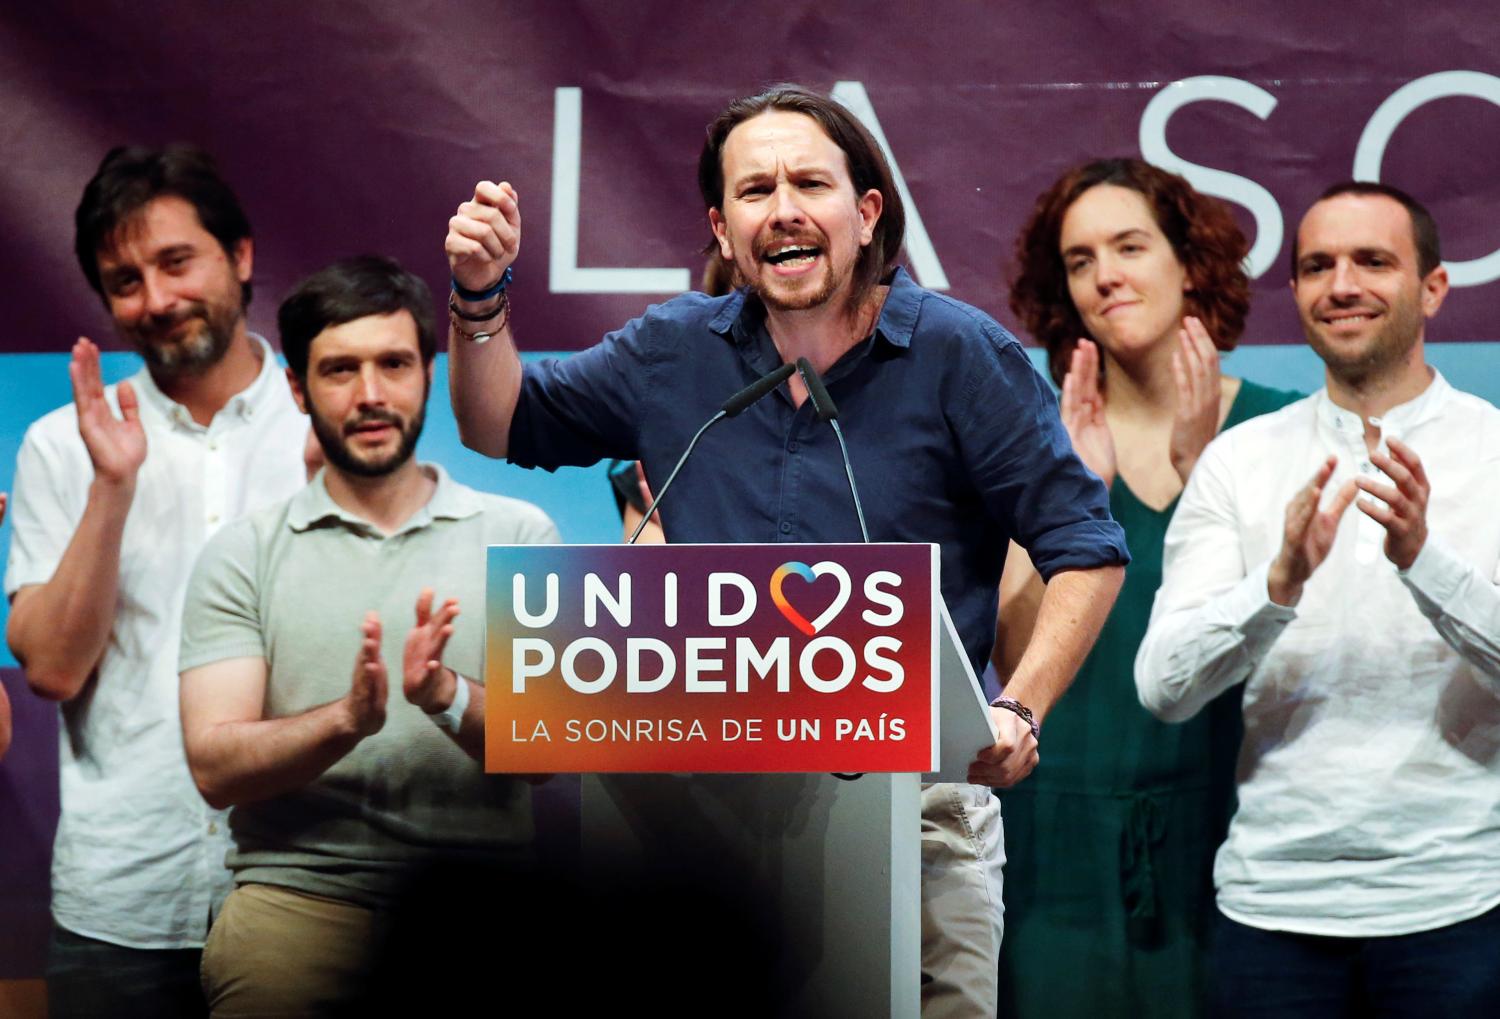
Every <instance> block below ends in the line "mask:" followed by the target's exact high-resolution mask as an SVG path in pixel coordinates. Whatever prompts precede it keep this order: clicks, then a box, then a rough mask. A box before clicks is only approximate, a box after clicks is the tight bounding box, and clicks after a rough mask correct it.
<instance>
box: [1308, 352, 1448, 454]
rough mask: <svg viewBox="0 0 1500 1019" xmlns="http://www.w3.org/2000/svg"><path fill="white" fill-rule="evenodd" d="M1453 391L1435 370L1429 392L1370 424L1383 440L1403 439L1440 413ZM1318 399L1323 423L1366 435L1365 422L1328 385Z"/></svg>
mask: <svg viewBox="0 0 1500 1019" xmlns="http://www.w3.org/2000/svg"><path fill="white" fill-rule="evenodd" d="M1451 392H1452V387H1451V386H1449V385H1448V380H1447V379H1445V378H1443V373H1442V372H1440V371H1438V370H1437V369H1436V368H1433V369H1432V381H1431V382H1429V383H1428V384H1427V388H1426V389H1424V390H1422V391H1421V392H1420V393H1418V394H1417V395H1416V396H1414V397H1413V398H1412V399H1410V400H1407V401H1406V402H1405V403H1403V404H1399V405H1397V406H1395V407H1392V408H1391V409H1390V410H1388V411H1386V412H1385V413H1384V414H1383V415H1381V416H1380V417H1378V418H1377V417H1372V418H1370V423H1371V424H1373V425H1374V426H1375V427H1377V428H1379V429H1380V432H1381V435H1382V437H1383V438H1389V437H1390V436H1395V437H1396V438H1398V439H1399V438H1401V437H1402V436H1403V435H1407V434H1409V433H1410V432H1411V430H1412V429H1413V428H1416V427H1417V426H1418V425H1420V424H1422V423H1423V422H1425V421H1426V420H1427V419H1428V418H1431V417H1433V416H1435V415H1437V414H1439V413H1440V412H1441V411H1442V408H1443V404H1445V403H1446V402H1447V400H1448V394H1449V393H1451ZM1316 399H1317V413H1318V420H1319V422H1321V423H1322V424H1323V425H1325V426H1327V427H1328V428H1331V429H1333V430H1334V431H1336V432H1340V433H1343V434H1346V435H1352V436H1359V437H1363V436H1364V430H1365V429H1364V422H1362V421H1361V420H1360V418H1359V415H1358V414H1356V413H1354V412H1353V411H1351V410H1345V409H1344V408H1343V407H1340V406H1339V405H1338V404H1336V403H1334V402H1333V400H1332V399H1330V398H1329V396H1328V387H1327V386H1324V387H1323V388H1322V389H1320V390H1318V394H1317V397H1316Z"/></svg>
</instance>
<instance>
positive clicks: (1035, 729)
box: [990, 697, 1042, 743]
mask: <svg viewBox="0 0 1500 1019" xmlns="http://www.w3.org/2000/svg"><path fill="white" fill-rule="evenodd" d="M990 707H992V708H1004V709H1005V710H1006V711H1009V712H1012V713H1013V714H1016V715H1019V716H1020V718H1021V721H1023V722H1025V723H1026V724H1027V726H1028V727H1030V729H1031V738H1032V739H1034V740H1036V741H1037V742H1038V743H1040V742H1041V741H1042V727H1041V724H1040V723H1038V722H1037V720H1036V716H1035V715H1033V714H1032V713H1031V709H1030V708H1028V707H1027V706H1026V705H1024V704H1022V703H1021V702H1020V701H1018V700H1016V699H1015V698H1014V697H996V698H995V699H994V700H992V701H990Z"/></svg>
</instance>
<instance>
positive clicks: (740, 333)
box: [708, 265, 926, 348]
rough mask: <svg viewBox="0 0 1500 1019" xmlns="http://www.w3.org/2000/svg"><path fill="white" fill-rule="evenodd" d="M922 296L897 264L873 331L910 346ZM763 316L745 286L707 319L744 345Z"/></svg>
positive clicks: (713, 327) (715, 328) (891, 341)
mask: <svg viewBox="0 0 1500 1019" xmlns="http://www.w3.org/2000/svg"><path fill="white" fill-rule="evenodd" d="M925 296H926V291H925V290H923V289H922V288H921V287H919V286H917V284H916V281H915V280H913V279H912V278H911V276H910V275H908V274H907V272H906V270H905V269H903V268H902V267H901V266H899V265H898V266H897V267H896V268H895V271H894V272H892V274H891V279H890V291H889V292H888V293H887V294H886V297H885V306H884V307H882V308H881V309H880V319H879V320H878V321H877V322H876V323H875V335H876V336H877V337H880V338H882V339H884V340H885V341H886V342H887V343H889V344H891V345H892V346H894V347H903V348H905V347H910V346H911V337H912V332H913V331H914V330H915V329H916V327H917V315H918V312H919V311H920V310H921V307H922V300H923V298H924V297H925ZM765 320H766V308H765V305H764V304H762V303H761V302H760V299H759V298H757V297H754V296H753V295H751V293H750V291H749V290H748V289H740V290H736V291H734V293H732V294H730V295H729V296H728V297H727V298H726V299H725V301H724V305H723V307H721V308H720V309H719V311H718V314H716V315H715V316H714V317H713V318H712V319H710V320H709V323H708V327H709V329H711V330H713V331H714V332H715V333H718V334H719V335H720V336H724V337H726V338H729V339H732V340H734V341H735V342H736V343H739V344H741V345H744V344H747V343H749V342H751V341H752V340H753V338H754V337H755V335H756V334H757V333H758V332H759V331H760V327H761V326H762V325H763V324H764V323H765Z"/></svg>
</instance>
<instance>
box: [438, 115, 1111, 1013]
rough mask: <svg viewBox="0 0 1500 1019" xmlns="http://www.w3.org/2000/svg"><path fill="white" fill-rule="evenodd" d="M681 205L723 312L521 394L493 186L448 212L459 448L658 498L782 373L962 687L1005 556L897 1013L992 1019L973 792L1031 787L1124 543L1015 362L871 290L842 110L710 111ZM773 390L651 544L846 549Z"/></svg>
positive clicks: (1041, 387) (993, 859)
mask: <svg viewBox="0 0 1500 1019" xmlns="http://www.w3.org/2000/svg"><path fill="white" fill-rule="evenodd" d="M698 182H699V187H700V189H701V191H702V194H703V200H704V204H705V205H706V207H707V209H708V219H709V224H710V226H711V227H712V229H713V235H714V239H715V242H716V243H717V248H718V251H719V252H720V253H721V254H722V256H723V257H724V259H725V260H726V261H728V262H729V263H730V264H731V265H733V267H734V273H735V283H736V286H737V287H739V289H737V290H735V291H734V292H732V293H730V294H729V295H727V296H724V297H718V298H710V297H707V296H705V295H703V294H696V293H693V294H686V295H683V296H681V297H678V298H676V299H674V300H671V301H668V302H667V303H665V304H661V305H656V306H653V307H651V308H649V309H648V310H647V311H646V313H645V315H643V316H642V317H641V318H638V319H635V320H634V321H632V322H630V323H628V324H627V325H626V326H625V327H624V328H622V329H620V330H618V331H616V332H613V333H610V334H609V335H608V336H606V337H605V338H604V340H603V341H602V342H601V343H599V344H598V345H597V346H594V347H592V348H590V349H589V350H587V351H584V352H582V353H580V354H578V355H576V356H573V357H570V358H568V359H566V360H563V361H546V362H542V363H537V364H530V365H527V366H525V367H524V368H523V367H522V365H521V361H520V358H519V356H518V355H517V352H516V347H515V343H514V341H513V338H512V334H511V328H510V323H511V313H512V309H511V307H510V302H509V299H508V296H507V295H506V293H505V286H506V284H507V283H508V282H509V279H510V274H509V267H510V265H511V263H512V262H513V261H514V260H515V258H516V255H517V252H518V250H519V247H520V233H521V230H520V227H521V219H520V212H519V208H518V201H519V199H518V196H517V193H516V191H515V189H514V188H513V187H511V186H510V185H509V184H506V183H500V184H494V183H491V182H489V181H484V182H481V183H480V184H479V185H478V186H477V187H476V188H475V189H474V197H473V198H472V199H471V200H469V201H466V202H464V203H463V204H462V205H460V206H459V207H458V212H457V214H456V215H455V216H454V217H453V218H452V219H451V220H449V229H448V236H447V239H446V242H445V247H446V251H447V254H448V261H449V265H450V267H451V269H452V273H453V283H454V293H453V297H452V300H451V302H450V311H451V316H450V318H451V323H452V332H451V334H450V341H451V342H450V346H449V350H450V372H451V375H450V378H451V384H452V397H453V407H454V411H455V413H456V415H457V417H458V423H459V432H460V435H461V436H462V438H463V441H464V443H465V444H466V445H467V446H469V447H470V448H472V449H475V450H477V451H479V452H481V453H484V454H486V455H488V456H493V457H506V458H508V459H509V460H511V461H512V462H513V463H517V464H520V465H521V466H524V467H545V468H548V469H551V468H555V467H560V466H565V465H587V464H591V463H594V462H596V461H597V460H599V459H601V458H603V457H616V458H620V459H628V460H640V461H641V463H642V465H643V467H644V469H645V471H646V475H647V478H648V479H649V480H650V482H651V484H652V485H653V486H660V485H661V483H662V482H663V480H665V478H666V476H667V473H668V472H669V471H670V470H671V469H672V467H673V464H674V463H675V462H676V460H677V458H678V457H679V456H680V455H681V454H682V452H683V450H684V449H685V448H687V446H688V443H689V441H690V440H691V439H692V437H693V435H694V433H695V432H696V431H697V430H698V428H699V426H700V425H702V423H703V422H704V421H706V420H708V419H709V418H710V417H711V416H713V414H714V413H715V411H716V410H717V409H718V408H719V406H720V404H721V403H722V401H723V400H724V399H725V398H726V397H728V396H730V395H731V394H734V393H735V392H736V391H738V390H740V389H742V388H743V387H745V386H746V385H747V383H750V382H752V381H753V380H755V379H757V378H759V377H762V376H764V375H766V374H767V373H768V372H770V371H772V370H774V369H775V368H777V367H778V366H780V365H782V364H792V363H795V362H796V361H797V360H798V359H799V358H806V359H807V361H808V362H810V363H811V366H812V368H813V369H814V370H815V371H816V372H817V374H818V375H819V376H821V377H822V378H823V380H824V381H825V383H826V388H827V391H828V393H829V394H830V396H831V397H832V398H833V400H835V401H836V402H837V406H838V409H839V420H840V421H841V422H842V424H843V426H844V434H845V437H846V438H847V440H848V446H849V450H850V459H851V461H852V463H853V472H854V474H855V476H856V478H857V479H858V480H860V481H862V482H863V484H864V492H865V493H866V495H873V496H874V498H872V499H870V501H869V503H868V504H867V505H866V507H865V510H866V513H867V520H868V529H869V534H870V539H871V540H873V541H909V542H936V543H938V544H939V545H940V546H941V549H942V589H943V597H944V599H945V600H946V601H947V604H948V606H949V609H950V612H951V614H952V617H953V621H954V624H955V626H956V627H957V628H958V631H959V634H960V636H961V639H962V640H963V643H964V648H965V651H966V652H967V653H968V656H969V660H970V661H971V662H972V663H973V665H974V668H975V670H976V671H978V670H979V669H981V668H982V667H983V663H984V662H985V661H986V659H987V658H988V655H989V650H990V645H991V643H992V641H993V637H994V628H995V611H996V601H997V588H998V585H999V581H1000V571H1001V567H1002V565H1003V562H1004V559H1005V549H1006V542H1007V541H1009V540H1010V539H1012V538H1014V539H1015V540H1016V541H1017V542H1018V543H1019V544H1020V545H1022V546H1023V547H1025V548H1026V549H1027V550H1028V551H1029V552H1030V554H1031V558H1032V560H1033V561H1034V562H1035V563H1036V564H1037V568H1038V570H1039V571H1040V572H1041V574H1042V576H1043V577H1044V578H1045V579H1046V580H1047V589H1046V594H1045V596H1044V598H1043V602H1042V606H1041V609H1040V614H1039V616H1038V621H1037V628H1036V631H1035V637H1034V638H1033V640H1032V642H1031V646H1030V648H1029V649H1028V650H1027V652H1026V655H1025V657H1024V658H1023V659H1022V661H1021V663H1020V665H1019V666H1018V668H1017V669H1016V671H1015V674H1014V676H1013V678H1012V679H1011V681H1010V682H1009V684H1008V685H1007V687H1006V690H1005V697H1004V698H1002V699H1001V700H1000V701H999V702H997V703H998V705H999V706H997V707H995V708H994V709H993V715H994V719H995V723H996V725H997V727H998V730H999V731H998V736H997V738H996V742H995V745H994V746H993V747H989V748H986V749H985V750H983V751H982V752H980V754H979V755H978V757H977V759H976V760H975V761H974V762H973V764H972V765H971V767H970V770H969V780H970V781H971V782H973V783H975V784H974V785H972V786H963V785H931V786H928V787H926V788H925V789H924V790H923V794H922V819H923V821H922V828H923V833H922V860H923V882H922V1007H923V1013H924V1015H928V1016H946V1015H987V1016H988V1015H994V1013H995V1006H996V1001H995V998H996V994H995V984H996V960H997V956H998V952H999V946H1000V933H1001V911H1002V909H1003V907H1002V905H1001V900H1000V866H1001V864H1002V863H1003V859H1004V852H1003V848H1002V838H1001V829H1000V817H999V812H1000V808H999V805H998V803H997V802H996V801H995V799H994V797H993V796H991V794H990V791H989V789H988V788H986V787H988V786H991V785H998V786H1009V785H1013V784H1014V783H1016V782H1018V781H1020V780H1021V779H1023V778H1024V777H1025V776H1026V775H1027V774H1028V773H1029V772H1030V771H1031V769H1032V768H1033V767H1034V766H1035V765H1036V763H1037V759H1038V757H1037V742H1036V727H1035V723H1039V722H1040V721H1041V719H1042V718H1043V717H1044V716H1045V715H1046V713H1047V710H1048V708H1050V707H1051V705H1052V704H1053V702H1054V701H1056V699H1057V697H1058V696H1059V695H1060V694H1061V693H1062V691H1063V690H1064V689H1065V688H1066V687H1067V685H1068V683H1069V682H1070V681H1071V680H1072V678H1073V674H1074V672H1075V671H1076V669H1077V668H1078V665H1079V663H1080V662H1081V661H1082V660H1083V658H1084V656H1085V654H1086V653H1087V652H1088V650H1089V648H1090V646H1091V645H1092V643H1093V641H1094V638H1095V636H1096V635H1097V633H1098V630H1099V627H1100V625H1101V624H1102V622H1103V620H1104V617H1105V615H1106V614H1107V613H1108V611H1109V609H1110V606H1111V605H1112V604H1113V602H1114V598H1115V595H1116V593H1117V592H1118V590H1119V586H1120V582H1121V580H1122V578H1123V566H1124V564H1125V563H1126V562H1127V561H1128V559H1129V554H1128V553H1127V551H1126V549H1125V540H1124V535H1123V533H1122V532H1121V530H1120V528H1119V527H1118V526H1117V525H1116V524H1115V523H1114V521H1113V520H1111V519H1110V516H1109V510H1108V499H1107V496H1106V493H1105V489H1104V486H1103V485H1102V484H1101V483H1100V482H1099V480H1098V479H1097V478H1095V477H1094V476H1093V475H1092V474H1090V473H1089V472H1088V471H1087V470H1086V469H1085V468H1084V467H1083V465H1082V464H1081V463H1080V462H1079V460H1078V459H1077V457H1076V456H1074V454H1073V452H1072V448H1071V445H1070V443H1069V441H1068V437H1067V434H1066V432H1065V431H1064V430H1063V427H1062V424H1061V422H1060V420H1059V418H1058V413H1057V407H1056V402H1055V400H1054V399H1053V397H1052V395H1051V393H1050V391H1049V390H1048V388H1047V387H1046V385H1045V384H1044V383H1043V382H1042V380H1041V378H1040V376H1038V375H1037V373H1036V372H1035V371H1034V370H1033V369H1032V367H1031V364H1030V362H1029V361H1028V360H1027V357H1026V355H1025V353H1024V352H1023V351H1022V349H1021V346H1020V344H1019V343H1018V342H1017V341H1016V340H1015V338H1014V337H1012V336H1011V335H1010V334H1009V333H1007V332H1006V331H1005V330H1004V329H1003V328H1001V326H1000V325H999V324H998V323H996V322H995V321H994V320H993V319H991V318H989V317H988V316H987V315H985V314H984V313H982V312H980V311H978V310H977V309H975V308H971V307H969V306H967V305H964V304H961V303H959V302H958V301H954V300H952V299H950V298H948V297H945V296H943V295H940V294H937V293H934V292H932V291H928V290H924V289H922V288H920V287H918V286H917V285H916V284H915V283H914V282H913V281H912V279H911V277H910V276H908V275H907V274H906V272H905V271H904V270H902V269H901V268H899V267H898V266H897V264H896V259H897V256H898V254H899V252H900V250H901V243H902V236H903V233H904V226H905V214H904V212H903V210H902V206H901V199H900V197H899V195H898V194H897V191H896V188H895V186H894V183H893V181H892V178H891V174H890V170H889V168H888V166H887V165H886V161H885V159H884V158H883V156H882V155H881V152H880V149H879V147H878V145H877V144H876V143H875V141H874V139H873V138H872V137H871V136H870V134H869V132H868V131H866V130H865V129H864V127H863V126H861V125H860V123H859V122H858V120H856V119H855V117H854V116H853V115H852V114H851V113H849V112H848V111H847V110H846V109H845V108H844V107H843V106H841V105H839V104H838V103H836V102H834V101H833V100H830V99H827V98H824V97H822V96H819V95H816V94H814V93H811V92H808V91H806V90H804V89H801V88H797V87H793V86H779V87H776V88H773V89H771V90H770V91H767V92H765V93H762V94H761V95H757V96H753V97H749V98H745V99H739V100H736V101H735V102H733V103H731V104H730V105H729V107H728V108H727V109H726V110H725V111H724V112H723V113H722V114H720V115H719V117H718V118H717V119H716V120H715V121H714V122H713V123H712V124H711V125H710V126H709V128H708V137H707V139H706V141H705V144H704V148H703V152H702V154H701V156H700V159H699V166H698ZM787 390H789V392H788V391H786V390H782V389H779V388H778V389H777V390H776V391H774V392H772V393H771V394H769V395H768V396H767V397H766V398H764V399H762V400H760V401H758V402H757V403H755V404H754V405H753V406H751V407H750V408H749V409H748V410H746V411H744V413H743V414H742V415H741V416H740V417H739V418H738V419H737V420H736V421H734V422H731V423H728V424H725V425H724V426H722V427H720V428H717V429H714V430H710V431H709V432H707V433H706V434H705V435H704V437H703V439H702V442H701V444H700V445H699V446H698V448H697V450H696V451H695V453H694V454H693V456H692V457H691V458H690V459H689V460H687V461H686V463H685V464H684V465H683V467H682V469H681V474H680V476H679V477H678V479H677V483H676V484H675V486H674V489H673V495H672V497H671V498H670V499H667V500H665V501H664V502H663V504H662V511H661V512H662V525H663V528H664V530H665V533H666V537H667V540H668V541H673V542H848V541H853V540H858V539H859V537H860V533H861V530H860V518H859V516H858V515H857V511H856V507H855V504H854V502H853V500H852V498H851V493H850V487H849V483H848V481H847V479H846V477H845V471H844V466H843V459H842V456H841V454H840V451H839V445H838V441H837V439H836V437H835V436H834V435H833V434H831V429H830V428H829V427H828V426H827V425H826V424H824V423H823V422H822V421H821V420H819V419H818V417H817V415H816V414H815V412H814V407H813V405H812V402H811V401H810V400H809V398H808V391H807V388H806V386H805V384H804V383H803V381H802V379H801V378H799V377H797V376H795V375H794V376H792V377H791V378H790V379H789V381H788V385H787ZM657 490H659V487H658V489H657ZM1032 720H1034V722H1033V721H1032Z"/></svg>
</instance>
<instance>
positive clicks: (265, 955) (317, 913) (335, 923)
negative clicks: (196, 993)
mask: <svg viewBox="0 0 1500 1019" xmlns="http://www.w3.org/2000/svg"><path fill="white" fill-rule="evenodd" d="M378 935H379V931H378V930H377V919H376V914H375V913H374V912H373V911H371V910H368V909H365V908H364V907H362V906H355V905H351V904H350V903H347V902H340V901H338V900H336V899H326V898H323V897H321V896H317V895H308V894H307V893H305V892H297V891H293V890H292V889H290V888H281V887H278V886H276V885H240V886H239V887H238V888H236V889H235V890H234V891H232V892H230V893H229V898H227V899H225V900H224V908H223V909H222V910H220V911H219V916H218V919H216V920H215V921H214V925H213V929H212V930H210V931H209V933H208V944H206V945H205V946H204V948H203V971H202V975H203V993H204V996H205V997H206V998H207V999H208V1007H209V1011H210V1013H211V1014H212V1015H213V1016H214V1017H215V1019H249V1017H251V1016H255V1017H261V1016H321V1015H325V1014H327V1012H328V1011H329V1009H330V1008H332V1007H338V1006H340V1005H343V1004H346V1003H348V1002H349V1001H351V1000H353V999H354V998H356V997H357V996H358V995H359V994H360V992H361V991H362V990H363V989H364V983H365V978H366V976H367V971H368V967H369V963H370V956H371V954H372V953H373V951H374V950H375V947H376V938H377V937H378Z"/></svg>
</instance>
